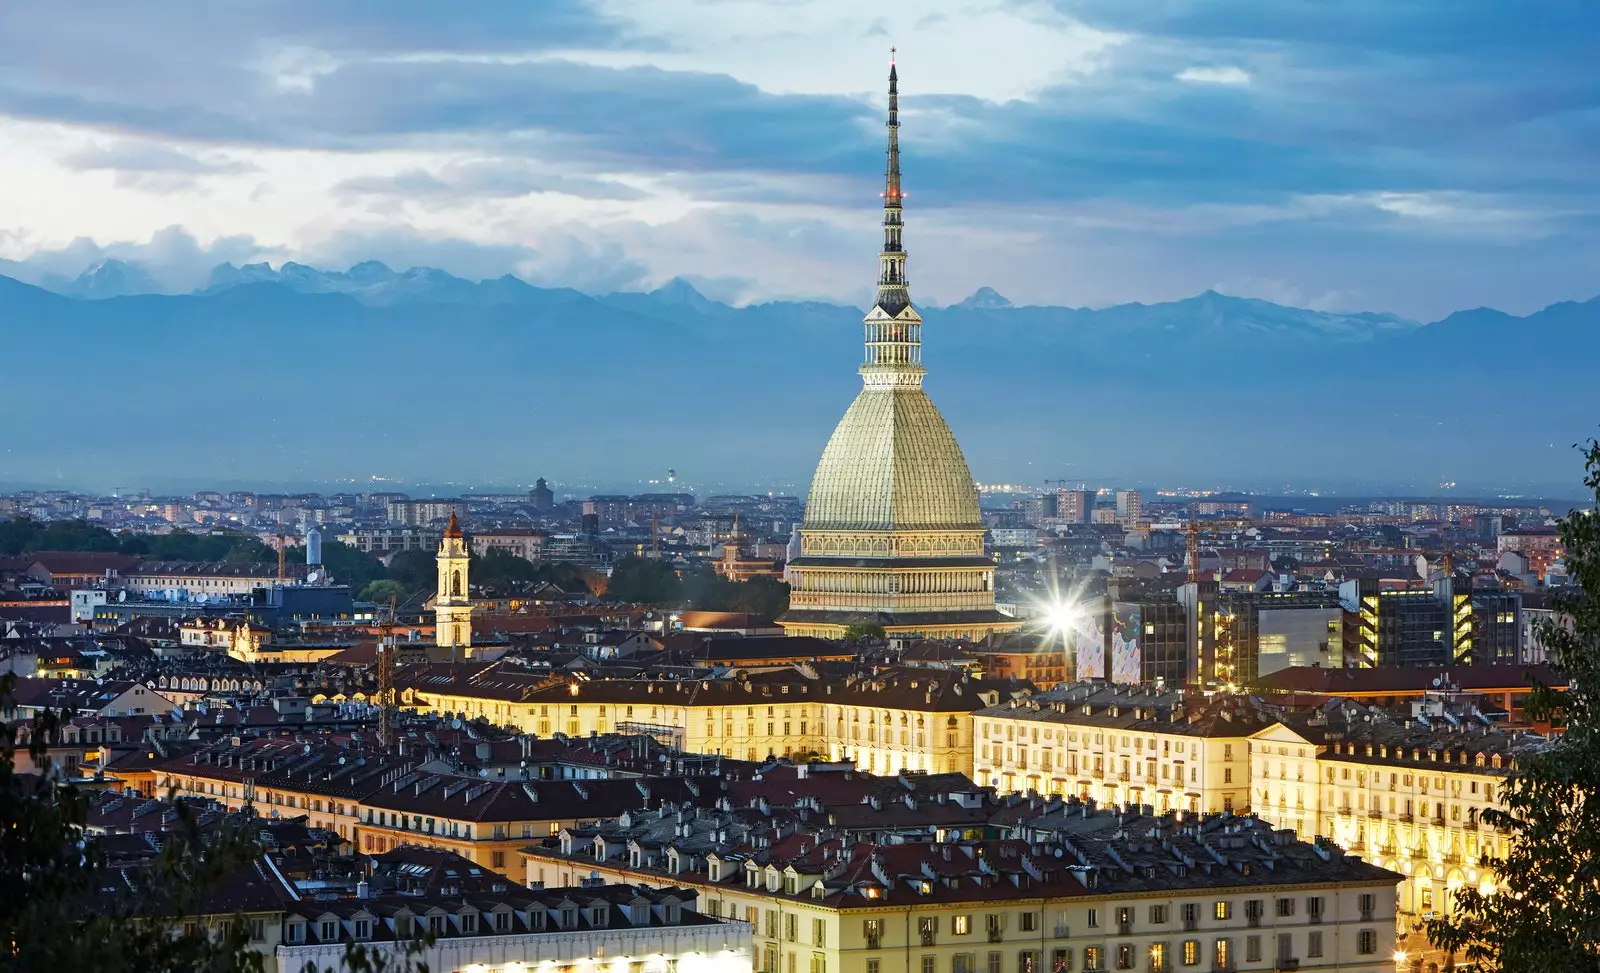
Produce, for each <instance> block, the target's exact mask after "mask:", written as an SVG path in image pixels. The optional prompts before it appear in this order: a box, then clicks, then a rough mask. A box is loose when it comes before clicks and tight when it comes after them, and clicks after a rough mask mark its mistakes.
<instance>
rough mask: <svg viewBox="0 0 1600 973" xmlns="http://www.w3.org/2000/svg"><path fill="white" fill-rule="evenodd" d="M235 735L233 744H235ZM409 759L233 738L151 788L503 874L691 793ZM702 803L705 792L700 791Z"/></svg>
mask: <svg viewBox="0 0 1600 973" xmlns="http://www.w3.org/2000/svg"><path fill="white" fill-rule="evenodd" d="M235 741H237V742H235ZM423 763H424V761H422V760H420V759H418V758H417V757H416V756H415V755H413V756H409V757H408V756H407V755H405V754H403V753H393V754H390V753H383V752H378V751H368V750H360V749H356V748H351V747H341V746H339V745H337V744H334V743H326V742H319V743H308V742H300V741H298V740H295V739H293V738H279V737H274V738H266V739H255V740H240V739H238V738H233V739H230V740H224V741H221V742H219V743H218V744H216V745H213V746H211V747H207V748H205V749H203V750H200V751H198V752H196V753H193V754H188V755H185V756H181V757H176V758H173V759H171V760H167V761H164V762H161V763H159V764H157V765H156V766H155V767H154V768H152V771H151V779H152V783H153V790H154V792H155V793H158V794H165V793H166V792H167V791H168V789H170V788H176V789H177V792H178V793H179V794H180V795H195V796H202V797H209V798H212V799H213V800H215V801H216V802H217V803H218V804H220V805H222V806H223V807H224V808H227V809H229V810H238V809H241V808H243V807H245V806H247V805H248V806H252V807H254V808H255V809H256V811H257V812H258V813H260V814H262V815H264V816H267V817H272V818H277V817H298V816H304V817H305V818H306V825H307V826H308V827H312V828H323V829H326V830H328V831H330V832H333V833H335V834H338V835H339V836H340V837H341V838H344V839H347V840H348V841H350V842H351V843H352V844H353V845H354V846H355V847H356V849H357V850H358V851H360V852H362V853H366V854H382V853H384V852H386V851H390V850H393V849H395V848H398V847H402V846H417V847H424V848H437V849H441V850H444V851H449V852H451V853H454V854H457V855H460V856H462V857H463V858H467V859H470V860H472V861H474V862H476V863H477V864H479V865H481V866H483V867H485V868H497V869H502V870H504V869H505V868H507V867H512V866H514V865H515V864H516V861H517V857H516V856H517V851H518V849H520V848H522V847H523V846H524V845H526V844H527V843H528V841H530V840H532V839H536V838H544V837H548V836H550V835H553V834H556V833H558V832H559V831H560V830H561V829H562V828H568V827H576V826H578V825H580V824H582V823H585V822H589V821H594V820H598V819H600V818H603V817H606V816H608V815H616V814H620V813H622V812H624V811H626V810H629V809H633V808H640V807H649V806H651V805H652V804H654V805H659V804H660V803H662V802H664V801H666V802H674V803H677V804H693V803H695V802H697V801H699V800H700V793H701V785H700V784H698V783H696V780H695V779H694V778H686V777H660V778H649V779H647V780H639V779H635V780H623V779H618V780H532V779H529V780H523V779H520V778H490V779H483V778H479V777H467V776H460V775H456V774H445V773H431V772H428V771H427V770H425V769H423ZM707 794H708V796H707V797H706V798H705V800H706V801H707V802H709V801H711V800H714V799H715V796H714V795H712V794H710V792H707Z"/></svg>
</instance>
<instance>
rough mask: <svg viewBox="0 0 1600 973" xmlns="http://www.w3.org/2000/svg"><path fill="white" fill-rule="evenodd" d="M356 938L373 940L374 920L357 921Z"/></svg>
mask: <svg viewBox="0 0 1600 973" xmlns="http://www.w3.org/2000/svg"><path fill="white" fill-rule="evenodd" d="M356 938H357V939H371V938H372V920H371V919H357V920H356Z"/></svg>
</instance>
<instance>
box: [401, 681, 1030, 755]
mask: <svg viewBox="0 0 1600 973" xmlns="http://www.w3.org/2000/svg"><path fill="white" fill-rule="evenodd" d="M808 668H809V667H804V666H796V667H786V668H783V669H773V670H770V671H767V672H761V673H749V674H745V675H743V676H741V677H740V678H737V679H699V680H696V679H674V680H663V679H617V680H592V681H584V680H582V679H576V678H568V677H551V676H550V675H549V674H548V673H538V672H534V671H532V670H528V669H519V668H517V667H514V666H511V665H507V664H500V663H496V664H490V665H484V666H477V667H472V666H450V665H439V666H429V667H408V669H407V670H406V671H405V672H402V673H401V674H400V676H399V677H398V679H397V684H398V685H399V686H400V688H401V691H402V692H401V700H402V704H403V705H405V706H407V707H410V708H414V709H416V710H417V711H419V712H434V713H454V714H460V715H465V716H482V717H484V718H486V719H490V720H492V721H494V722H495V723H498V724H502V725H507V726H514V727H516V728H518V729H519V730H521V731H522V732H524V733H535V734H538V735H539V736H541V737H546V736H550V735H551V734H553V733H565V734H566V735H568V736H584V735H588V734H590V733H596V734H602V735H603V734H606V733H613V732H618V733H644V734H648V735H650V736H653V737H655V738H656V739H658V740H661V741H662V742H663V743H667V744H669V745H671V746H673V747H675V748H677V749H679V750H683V751H686V752H690V753H703V754H712V755H721V756H728V757H735V758H738V759H741V760H764V759H766V758H767V757H769V756H777V757H806V756H820V757H826V758H827V759H829V760H834V761H839V760H853V761H855V763H856V765H857V766H859V767H860V768H862V769H863V770H867V771H870V772H873V773H884V774H893V773H898V772H900V771H926V772H929V773H949V772H959V773H966V772H967V771H969V770H970V769H971V767H972V747H973V741H972V726H973V723H972V720H971V719H970V716H969V714H970V713H971V712H972V711H973V710H976V709H980V708H982V707H985V706H990V705H993V704H995V703H998V702H1000V701H1001V700H1002V699H1010V698H1011V697H1012V696H1014V695H1019V694H1022V693H1025V692H1027V691H1029V690H1031V688H1032V687H1031V685H1030V684H1028V683H1018V682H1012V681H1010V680H992V679H974V678H972V677H971V676H969V675H967V674H965V673H954V672H945V671H939V670H928V669H924V668H917V667H905V668H895V669H886V670H881V671H872V670H864V671H861V672H857V673H853V674H851V675H849V676H846V677H842V678H841V677H838V676H819V675H817V674H816V673H815V672H814V671H807V670H808ZM413 669H414V671H413Z"/></svg>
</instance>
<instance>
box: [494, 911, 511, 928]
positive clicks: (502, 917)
mask: <svg viewBox="0 0 1600 973" xmlns="http://www.w3.org/2000/svg"><path fill="white" fill-rule="evenodd" d="M510 928H511V913H509V912H496V913H495V914H494V931H495V932H505V931H506V930H507V929H510Z"/></svg>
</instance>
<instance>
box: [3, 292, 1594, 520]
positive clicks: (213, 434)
mask: <svg viewBox="0 0 1600 973" xmlns="http://www.w3.org/2000/svg"><path fill="white" fill-rule="evenodd" d="M40 283H43V284H46V285H48V289H47V287H40V286H33V285H30V284H25V283H22V282H20V281H17V280H13V279H10V278H5V277H0V322H4V323H5V325H6V328H5V330H6V334H7V344H8V347H9V348H10V349H11V350H12V352H13V354H12V356H11V360H12V362H13V363H18V362H27V363H30V367H27V368H18V367H15V364H14V365H13V367H12V368H11V369H8V370H7V371H8V374H7V377H8V385H9V387H10V390H11V392H12V393H13V396H14V401H17V402H20V403H23V405H22V407H21V412H20V422H18V423H17V424H16V426H14V427H13V429H12V430H11V433H10V435H9V436H8V439H9V442H8V443H7V444H6V445H5V447H4V450H3V452H0V481H6V482H35V483H51V482H59V483H62V484H63V485H71V486H87V487H101V488H108V487H110V486H112V485H123V484H126V483H128V482H130V481H137V482H140V483H146V482H179V481H182V482H203V481H217V480H224V479H226V480H257V481H273V482H305V481H308V480H316V481H325V480H330V479H335V478H356V479H365V478H367V477H370V476H390V477H404V478H409V479H426V480H428V481H430V482H441V481H455V482H462V483H474V482H498V483H518V482H531V480H532V479H533V478H534V477H535V476H539V475H545V476H556V477H560V478H563V479H568V480H572V479H578V478H581V477H587V478H590V479H598V480H604V479H611V480H615V481H617V482H632V481H636V480H639V479H643V478H646V477H649V476H654V475H657V474H659V473H660V472H661V471H664V470H665V469H666V468H667V467H675V468H677V469H678V470H679V471H680V472H682V473H684V474H685V475H686V477H687V478H688V479H689V480H690V481H691V482H696V483H700V484H707V485H709V484H713V483H726V484H730V485H744V484H760V483H769V484H773V485H774V486H779V487H781V486H785V485H787V486H789V487H790V488H792V489H795V490H803V489H804V487H805V484H806V482H807V480H808V479H809V476H810V472H811V468H812V466H813V464H814V463H815V461H816V457H817V456H818V455H819V453H820V452H821V449H822V446H823V443H824V442H825V441H826V439H827V436H828V434H829V433H830V432H831V430H832V428H833V425H834V423H835V422H836V421H837V420H838V418H839V416H840V414H841V413H842V412H843V411H844V408H845V406H846V405H848V404H849V402H850V400H851V398H852V397H853V396H854V394H855V391H856V389H857V388H858V387H859V378H858V377H857V376H856V374H855V368H856V365H857V364H858V363H859V360H860V355H861V329H860V318H861V313H862V312H861V310H860V309H857V308H853V307H847V306H841V305H836V304H829V303H823V302H774V303H767V304H756V305H751V306H746V307H730V306H728V305H726V304H722V303H720V302H717V301H714V300H710V299H708V298H706V297H705V296H703V295H701V294H700V293H699V292H698V291H696V290H695V288H694V287H693V286H692V285H691V284H689V283H688V282H687V281H684V280H681V279H677V280H674V281H672V282H670V283H669V284H667V285H666V286H664V287H662V288H660V289H658V290H655V291H653V292H650V293H617V294H606V295H598V296H597V295H588V294H583V293H580V292H578V291H576V290H571V289H565V288H541V287H535V286H532V285H530V284H527V283H525V282H524V281H521V280H519V279H517V278H515V277H511V276H505V277H501V278H497V279H492V280H484V281H469V280H464V279H462V278H459V277H455V276H452V275H450V274H448V273H445V272H444V271H441V270H436V269H432V268H413V269H410V270H406V271H395V270H393V269H391V268H389V267H387V266H385V265H383V264H381V263H377V262H375V261H369V262H366V263H361V264H357V265H355V266H354V267H351V268H350V269H349V270H347V271H343V272H332V271H325V270H321V269H318V268H315V267H309V266H305V265H301V264H293V263H289V264H284V265H283V266H281V267H279V268H277V269H276V270H275V269H273V268H271V267H269V266H267V265H266V264H254V265H247V266H243V267H235V266H233V265H230V264H225V265H222V266H220V267H217V268H216V269H215V270H214V271H213V272H212V274H211V276H210V279H209V281H208V282H207V284H206V286H205V287H203V288H202V289H200V290H198V291H196V292H194V293H189V294H181V295H173V294H160V293H153V291H156V290H158V289H159V285H157V284H156V283H155V281H154V280H152V279H151V278H150V275H148V274H146V273H145V272H144V271H142V270H141V269H140V268H138V267H137V266H133V265H130V264H127V263H123V262H121V261H105V262H103V263H101V264H97V265H96V266H94V267H91V268H89V269H87V270H86V271H85V272H84V273H83V274H82V275H80V276H79V277H77V278H75V279H71V280H68V279H63V278H56V279H52V280H42V281H40ZM922 310H923V312H924V316H925V318H926V322H927V324H926V327H925V329H924V346H925V349H924V358H925V361H926V363H927V365H928V369H929V374H928V380H927V387H928V389H929V392H930V394H931V395H932V396H933V397H934V401H935V402H937V403H938V404H939V406H940V407H941V409H942V411H943V412H944V413H945V415H946V417H947V418H948V419H949V421H950V424H951V426H952V428H953V429H954V430H955V432H956V434H957V436H958V437H959V438H960V440H961V442H962V445H963V447H964V449H965V451H966V454H967V458H968V461H969V464H970V465H971V467H972V469H973V472H974V474H975V475H976V476H977V477H978V478H979V479H980V480H984V481H995V480H1007V481H1027V482H1035V483H1037V482H1040V481H1042V480H1044V479H1045V478H1059V477H1065V478H1072V479H1084V480H1088V481H1090V482H1091V483H1122V484H1132V483H1135V482H1144V483H1154V482H1163V483H1167V484H1172V485H1177V484H1179V483H1182V484H1192V485H1196V486H1208V485H1210V486H1222V485H1227V486H1244V487H1257V488H1264V487H1268V486H1278V485H1292V486H1296V487H1301V488H1305V487H1312V488H1315V487H1318V486H1320V487H1321V488H1323V489H1330V490H1345V491H1350V490H1357V489H1378V490H1382V489H1393V490H1405V489H1416V488H1421V487H1432V486H1433V485H1434V484H1436V483H1438V482H1440V481H1443V480H1452V481H1457V482H1459V483H1461V484H1462V485H1463V486H1466V485H1469V484H1472V485H1476V486H1479V487H1482V488H1488V489H1493V490H1499V491H1521V490H1526V491H1529V492H1537V488H1538V486H1539V485H1547V484H1551V483H1561V482H1566V481H1569V480H1570V479H1571V478H1572V476H1573V474H1574V470H1575V469H1576V460H1575V457H1574V455H1573V453H1572V451H1571V449H1570V448H1569V447H1570V444H1571V443H1573V442H1575V441H1577V440H1579V439H1582V438H1584V437H1586V436H1588V435H1590V434H1591V433H1592V432H1593V428H1594V425H1595V419H1596V417H1597V416H1600V408H1597V406H1600V394H1597V393H1596V392H1595V391H1594V389H1593V385H1592V383H1591V382H1589V381H1588V375H1587V365H1585V366H1582V367H1581V368H1580V367H1579V366H1578V365H1577V364H1575V363H1586V362H1587V363H1592V362H1594V361H1596V360H1600V358H1597V353H1600V338H1597V336H1600V300H1591V301H1588V302H1584V303H1564V304H1556V305H1552V306H1550V307H1548V308H1545V309H1544V310H1542V311H1539V312H1537V313H1534V314H1531V315H1528V316H1526V317H1515V316H1512V315H1508V314H1504V313H1502V312H1499V311H1494V310H1490V309H1477V310H1470V311H1462V312H1458V313H1456V314H1453V315H1450V316H1449V317H1447V318H1445V319H1443V320H1441V321H1437V322H1432V323H1419V322H1413V321H1407V320H1404V319H1402V318H1399V317H1396V316H1394V315H1390V314H1382V313H1360V314H1334V313H1327V312H1320V311H1311V310H1304V309H1298V308H1289V307H1283V306H1280V305H1277V304H1273V303H1271V302H1268V301H1263V300H1256V299H1249V298H1239V297H1231V296H1227V295H1223V294H1218V293H1215V292H1209V291H1208V292H1206V293H1203V294H1200V295H1197V296H1195V297H1192V298H1188V299H1185V300H1181V301H1174V302H1169V303H1163V304H1151V305H1144V304H1127V305H1120V306H1115V307H1108V308H1101V309H1080V308H1065V307H1029V306H1015V305H1013V304H1012V303H1011V302H1010V301H1008V300H1007V299H1006V298H1005V297H1004V296H1002V295H1000V294H998V293H996V292H994V291H993V290H991V289H988V288H984V289H982V290H980V291H978V292H977V293H975V294H974V295H973V296H972V297H970V298H968V299H966V300H964V301H962V302H959V303H957V304H954V305H952V306H949V307H944V308H923V309H922Z"/></svg>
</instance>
